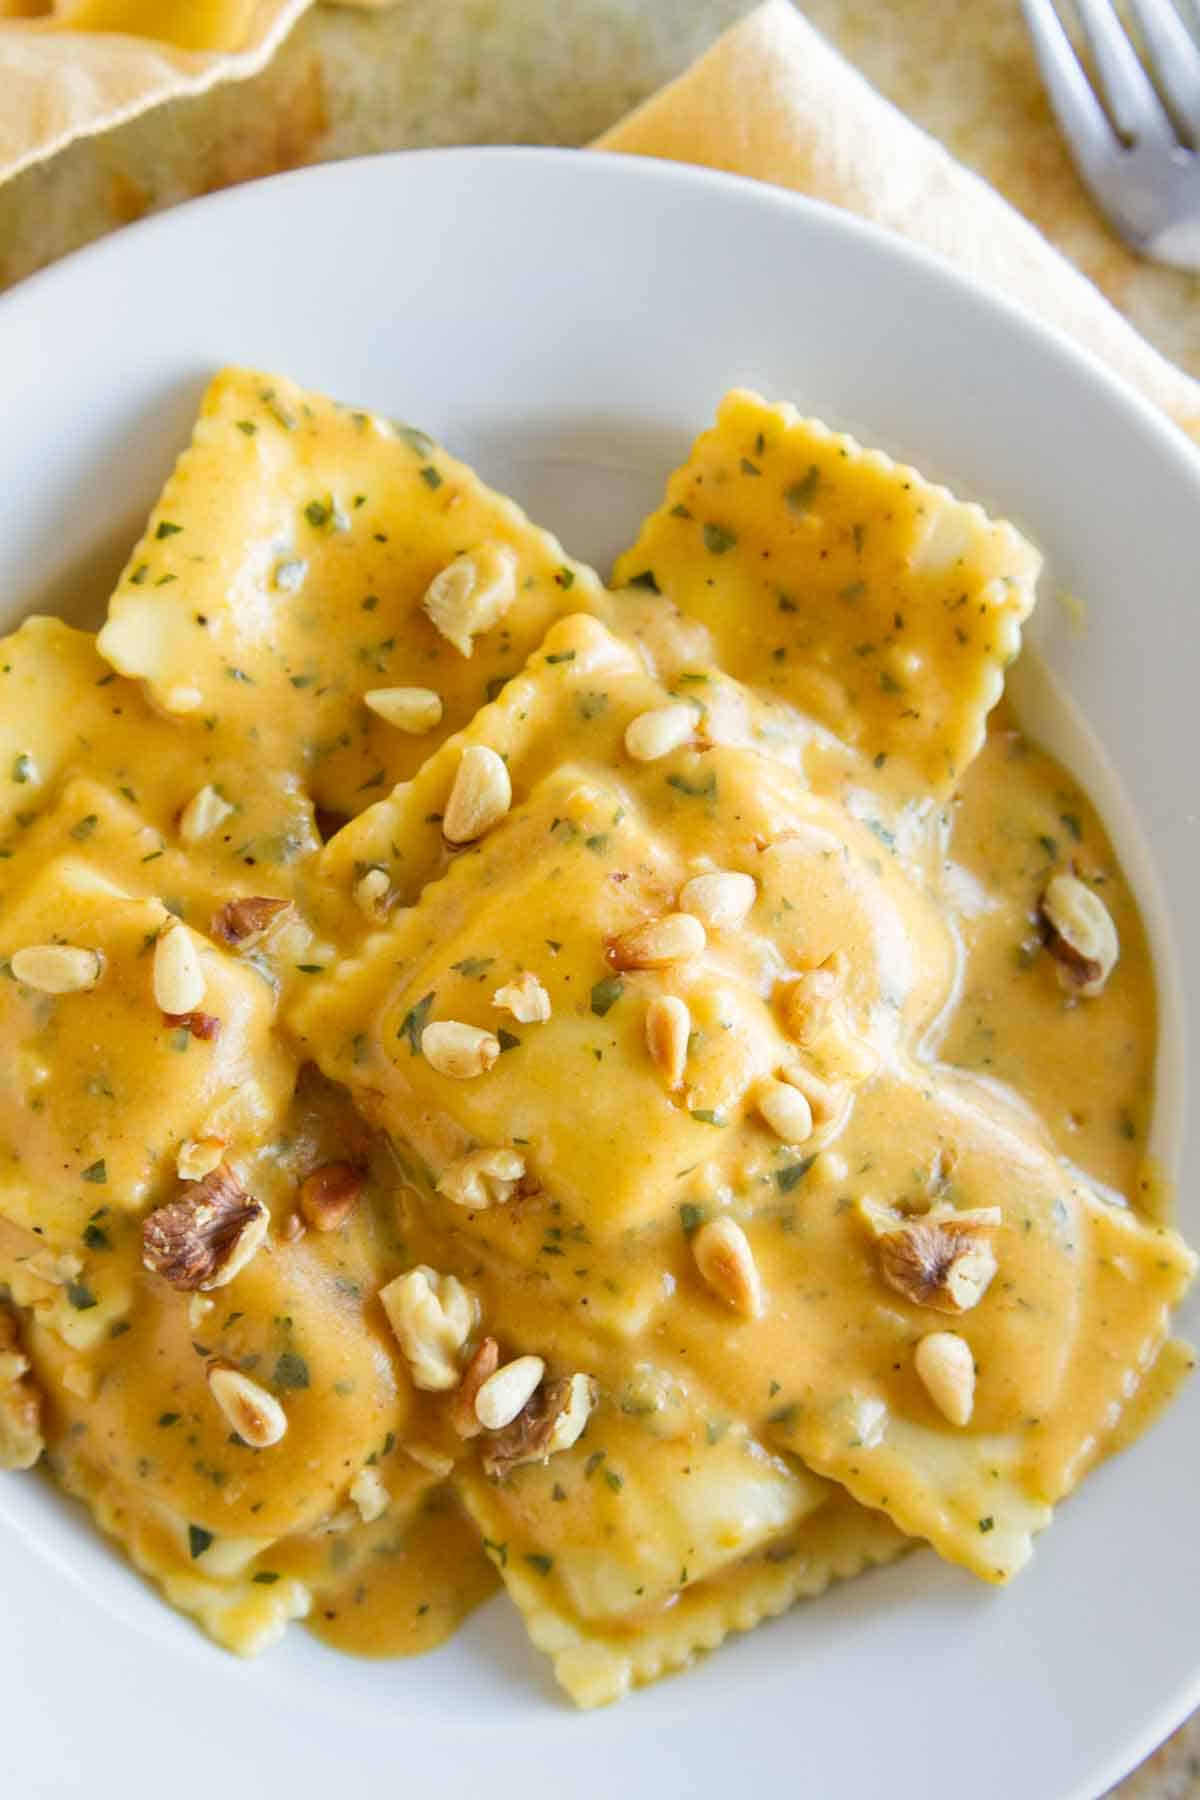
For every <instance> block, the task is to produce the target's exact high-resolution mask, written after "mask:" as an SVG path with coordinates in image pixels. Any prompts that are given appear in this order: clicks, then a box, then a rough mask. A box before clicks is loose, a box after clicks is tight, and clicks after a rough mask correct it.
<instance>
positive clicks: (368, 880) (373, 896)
mask: <svg viewBox="0 0 1200 1800" xmlns="http://www.w3.org/2000/svg"><path fill="white" fill-rule="evenodd" d="M391 885H392V884H391V882H390V881H389V880H388V878H387V874H386V872H385V871H384V870H383V869H367V870H366V872H365V873H364V874H362V875H360V876H359V878H358V880H357V881H356V882H355V884H354V898H355V900H356V902H357V903H358V905H359V907H360V908H361V910H362V911H363V912H365V913H366V915H367V917H368V919H382V918H383V916H384V914H385V913H386V912H387V897H388V894H389V892H390V891H391Z"/></svg>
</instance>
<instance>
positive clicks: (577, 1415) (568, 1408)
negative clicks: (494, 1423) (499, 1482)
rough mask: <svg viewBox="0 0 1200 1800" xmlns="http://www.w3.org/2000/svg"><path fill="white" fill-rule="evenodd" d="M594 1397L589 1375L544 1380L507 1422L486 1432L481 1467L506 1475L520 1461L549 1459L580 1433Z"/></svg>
mask: <svg viewBox="0 0 1200 1800" xmlns="http://www.w3.org/2000/svg"><path fill="white" fill-rule="evenodd" d="M598 1398H599V1389H598V1388H597V1386H596V1383H595V1381H594V1380H593V1378H592V1377H591V1376H590V1375H564V1376H561V1377H560V1378H559V1379H558V1380H557V1381H547V1382H544V1383H543V1384H542V1386H541V1387H540V1388H538V1390H537V1392H536V1393H535V1394H534V1395H533V1397H532V1399H531V1400H529V1402H528V1403H527V1404H526V1405H525V1406H524V1407H523V1408H522V1410H521V1411H520V1412H519V1413H518V1414H517V1416H516V1418H515V1419H514V1420H513V1421H512V1424H511V1425H506V1426H505V1427H504V1429H503V1431H497V1432H492V1433H489V1435H488V1436H487V1438H486V1440H485V1442H484V1445H483V1453H482V1454H483V1466H484V1469H485V1470H486V1472H487V1473H488V1474H489V1475H494V1476H502V1475H507V1474H508V1472H509V1470H510V1469H515V1468H517V1467H518V1465H519V1464H521V1463H528V1462H549V1460H550V1458H551V1457H552V1456H554V1455H555V1454H556V1453H557V1452H558V1451H559V1450H569V1449H570V1448H571V1445H572V1444H574V1443H577V1442H578V1440H579V1439H580V1438H581V1437H582V1435H583V1429H584V1426H585V1425H586V1424H587V1422H588V1419H589V1418H590V1417H591V1414H592V1411H593V1409H594V1408H595V1405H596V1401H597V1400H598Z"/></svg>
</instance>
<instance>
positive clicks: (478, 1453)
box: [0, 369, 1195, 1706]
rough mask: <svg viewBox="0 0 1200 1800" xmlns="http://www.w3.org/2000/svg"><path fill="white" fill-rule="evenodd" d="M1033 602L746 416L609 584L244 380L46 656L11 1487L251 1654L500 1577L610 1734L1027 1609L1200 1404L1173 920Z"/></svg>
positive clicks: (4, 1012)
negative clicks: (973, 1615)
mask: <svg viewBox="0 0 1200 1800" xmlns="http://www.w3.org/2000/svg"><path fill="white" fill-rule="evenodd" d="M1037 569H1038V556H1037V553H1036V551H1034V550H1033V549H1032V548H1031V547H1030V546H1029V545H1028V544H1026V543H1025V541H1024V540H1023V539H1022V538H1021V537H1020V536H1019V535H1018V534H1017V533H1016V532H1015V531H1014V530H1013V528H1012V527H1011V526H1008V525H1006V524H1003V523H999V524H998V523H995V522H993V521H991V520H989V519H988V518H987V517H986V515H985V514H984V513H983V512H982V511H981V510H980V509H979V508H978V507H976V506H972V505H967V504H964V503H962V502H960V501H958V500H956V499H954V498H953V497H952V496H951V495H950V494H949V493H948V492H947V491H946V490H945V489H942V488H939V487H935V486H933V485H931V484H930V483H928V482H926V481H925V480H924V479H923V478H922V477H920V476H919V475H917V474H915V473H914V472H913V471H912V470H910V469H907V468H904V467H901V466H899V465H897V464H895V463H893V462H892V461H890V459H889V458H887V457H886V456H884V455H882V454H881V453H879V452H875V451H868V450H864V449H863V448H862V447H861V446H860V445H858V444H857V443H856V442H855V441H854V440H853V439H850V438H847V437H841V436H836V435H835V434H833V433H832V432H830V431H828V430H827V429H826V428H825V427H824V426H821V425H817V424H815V423H813V422H811V421H805V420H803V419H801V418H800V417H799V415H798V414H797V413H795V412H794V410H793V409H791V408H788V407H770V406H768V405H767V404H766V403H765V402H763V401H761V400H760V399H758V398H757V397H756V396H754V395H750V394H744V393H734V394H731V395H730V396H729V397H728V398H727V399H726V401H725V402H724V404H723V405H722V407H721V410H720V414H719V417H718V421H717V424H716V427H715V428H714V430H712V431H711V432H708V433H706V434H705V435H704V436H703V437H702V438H701V439H700V440H699V441H698V443H697V444H696V446H695V448H694V450H693V452H692V455H691V458H690V459H689V461H688V463H687V464H686V465H685V467H684V468H683V469H681V470H678V471H677V472H676V474H675V475H674V476H672V477H671V481H670V484H669V487H668V493H667V498H666V501H665V502H664V505H663V506H662V508H660V509H659V511H658V512H657V513H655V514H654V515H653V516H652V517H651V518H650V519H648V520H647V521H646V523H645V525H644V526H643V527H642V530H641V533H640V535H639V537H638V539H637V542H636V544H635V545H634V547H633V549H631V550H630V551H629V552H627V553H626V554H625V556H624V557H623V558H622V559H621V560H620V562H619V564H618V568H617V577H618V580H619V582H620V583H621V584H623V585H621V586H620V587H619V588H618V590H617V591H614V592H605V590H603V589H602V587H601V586H600V583H599V581H598V580H597V578H596V577H595V575H594V574H593V573H592V572H591V571H590V570H589V569H587V568H586V566H585V565H583V564H580V563H578V562H575V561H573V560H572V559H571V558H570V557H569V556H568V555H567V553H566V552H565V551H564V550H562V549H561V547H560V546H559V545H558V544H557V543H556V542H555V540H554V539H553V538H552V537H550V536H549V535H548V534H546V533H545V532H542V531H540V530H539V529H538V528H537V527H536V526H534V525H532V524H531V523H530V522H529V521H528V520H527V519H526V518H525V516H524V514H523V513H521V512H520V511H519V509H518V508H516V507H515V506H514V505H513V504H512V503H511V502H510V501H508V500H505V499H504V498H503V497H502V496H500V495H497V494H495V493H493V492H492V491H491V490H489V489H488V488H486V487H485V486H484V485H483V484H482V483H481V482H480V481H479V480H478V478H477V477H476V476H474V475H473V474H472V473H471V471H470V470H468V469H466V468H465V467H463V465H461V464H459V463H456V462H455V461H453V459H452V458H451V457H449V456H448V455H447V454H446V453H445V452H444V451H443V450H441V449H440V448H438V447H437V446H436V445H435V444H434V443H433V442H432V441H431V440H430V439H428V438H427V437H425V436H424V434H422V433H421V432H419V431H416V430H413V429H411V428H409V427H406V426H399V425H395V424H392V423H390V422H388V421H387V420H384V419H381V418H379V417H377V416H375V415H372V414H368V413H365V412H355V411H351V410H349V409H347V408H344V407H340V406H338V405H336V404H335V403H333V402H332V401H329V400H325V399H322V398H320V397H318V396H314V395H312V394H309V393H306V392H305V391H304V390H302V389H300V388H298V387H296V386H295V385H294V384H293V383H290V382H287V381H285V380H283V379H282V378H274V377H268V376H263V375H258V374H254V373H252V372H249V371H242V370H236V369H234V370H227V371H225V372H224V373H223V374H221V375H220V376H218V377H217V379H216V380H215V381H214V383H213V384H212V386H211V387H210V389H209V392H208V394H207V396H206V398H205V402H204V406H203V410H202V414H201V417H200V420H199V422H198V424H197V427H196V430H195V433H194V436H193V440H192V444H191V446H190V448H189V449H188V450H187V451H185V453H184V455H183V456H182V458H181V459H180V462H179V464H178V466H177V468H176V471H175V473H174V475H173V476H172V477H171V479H170V481H169V482H168V484H167V487H166V488H165V490H164V493H163V496H162V498H161V500H160V502H159V504H158V505H157V507H156V508H155V510H154V512H153V514H152V515H151V519H150V522H149V525H148V527H147V530H146V533H145V535H144V536H143V538H142V541H141V542H140V544H139V545H138V546H137V547H136V548H135V550H134V552H133V554H132V556H131V558H130V561H129V563H128V565H127V567H126V570H125V572H124V574H123V575H122V577H121V580H120V583H119V586H118V589H117V592H116V593H115V594H114V596H113V599H112V603H111V606H110V609H109V616H108V621H107V623H106V624H105V626H104V628H103V630H102V632H101V633H100V637H99V639H98V640H93V639H92V638H90V637H89V636H88V635H87V634H85V633H81V632H75V631H71V630H69V629H68V628H67V627H66V626H64V625H62V624H61V623H60V622H58V621H55V620H46V619H33V620H30V621H27V623H26V624H25V625H24V626H23V627H22V628H21V629H20V630H19V631H18V632H16V633H14V634H13V635H12V636H10V637H9V638H8V639H6V640H4V642H3V644H0V1062H2V1063H3V1067H4V1069H5V1073H6V1080H5V1082H4V1083H2V1084H0V1462H3V1461H4V1460H5V1459H6V1458H7V1460H8V1462H9V1463H11V1464H13V1465H14V1466H17V1467H28V1466H29V1465H30V1463H31V1462H32V1461H33V1460H34V1459H35V1458H36V1456H37V1454H38V1453H39V1448H40V1447H41V1446H43V1445H44V1446H45V1449H46V1453H47V1456H48V1460H49V1462H50V1466H51V1467H52V1469H53V1471H54V1473H55V1474H56V1475H57V1477H58V1479H59V1480H60V1481H61V1483H62V1484H63V1486H64V1487H65V1488H67V1489H68V1491H70V1492H72V1493H75V1494H77V1495H78V1496H79V1497H80V1498H81V1499H82V1500H83V1501H84V1502H85V1504H87V1505H88V1506H89V1507H90V1508H91V1509H92V1512H93V1514H94V1516H95V1518H96V1521H97V1523H98V1524H99V1526H100V1527H101V1528H102V1529H103V1530H104V1531H106V1532H107V1533H109V1534H110V1535H111V1536H113V1537H114V1538H115V1539H116V1541H117V1542H118V1543H119V1544H120V1545H121V1547H122V1548H123V1549H124V1551H125V1552H126V1554H127V1555H128V1556H129V1558H130V1560H131V1561H132V1562H133V1563H134V1565H135V1566H136V1567H137V1568H139V1569H141V1570H142V1571H143V1572H144V1573H146V1574H147V1575H149V1576H150V1577H151V1578H152V1579H153V1580H154V1581H156V1582H157V1583H158V1584H159V1586H160V1587H161V1589H162V1592H163V1594H164V1595H165V1597H166V1598H167V1600H168V1601H169V1602H170V1603H171V1604H173V1605H175V1606H177V1607H178V1608H179V1609H180V1610H181V1611H183V1612H185V1613H186V1614H188V1615H189V1616H190V1617H192V1618H194V1619H195V1620H196V1621H197V1623H199V1624H200V1625H201V1627H202V1628H203V1629H204V1630H206V1631H207V1632H208V1633H209V1634H210V1635H211V1636H212V1637H213V1638H214V1639H215V1640H216V1641H217V1642H218V1643H220V1644H222V1645H225V1646H226V1647H228V1648H230V1649H232V1650H234V1651H237V1652H239V1653H241V1654H246V1655H250V1654H255V1653H257V1652H258V1651H259V1650H261V1649H264V1648H266V1647H268V1646H269V1645H270V1644H272V1643H274V1642H275V1641H277V1639H278V1638H279V1637H280V1635H282V1633H283V1632H284V1631H285V1629H286V1627H287V1625H288V1624H289V1623H290V1622H291V1621H293V1620H299V1619H307V1620H308V1621H309V1623H310V1625H311V1626H312V1628H313V1629H314V1630H316V1631H317V1632H318V1633H319V1634H320V1635H321V1636H323V1637H324V1638H325V1639H327V1641H329V1642H330V1643H331V1644H333V1645H335V1646H338V1647H341V1648H346V1649H352V1650H357V1651H362V1652H365V1653H367V1654H371V1655H378V1654H393V1655H394V1654H411V1653H414V1652H416V1651H417V1650H421V1649H427V1648H431V1647H432V1646H434V1645H435V1644H437V1643H439V1642H441V1641H442V1640H443V1639H444V1638H445V1637H446V1636H447V1635H448V1634H449V1632H450V1631H451V1630H453V1629H454V1627H455V1626H456V1625H457V1624H458V1623H459V1622H460V1621H461V1619H462V1618H464V1617H465V1616H466V1614H467V1613H468V1612H469V1611H470V1610H471V1608H472V1607H473V1606H474V1605H476V1604H478V1602H479V1601H480V1600H481V1599H482V1598H484V1597H485V1596H486V1594H487V1593H488V1592H490V1591H491V1589H492V1588H493V1587H494V1586H495V1585H496V1584H497V1583H498V1582H502V1583H503V1585H504V1587H505V1588H506V1590H507V1592H508V1594H509V1595H510V1597H511V1598H512V1600H513V1601H514V1602H515V1604H516V1605H517V1606H518V1608H519V1609H520V1612H521V1614H522V1617H523V1619H524V1621H525V1624H526V1627H527V1629H528V1631H529V1634H530V1637H531V1639H532V1641H533V1642H534V1643H535V1645H537V1646H538V1647H539V1648H540V1649H542V1650H543V1651H545V1652H546V1653H547V1654H548V1655H549V1656H550V1657H551V1659H552V1661H553V1665H554V1670H555V1674H556V1676H557V1678H558V1680H559V1681H560V1683H561V1684H562V1686H563V1687H564V1689H565V1690H566V1692H567V1693H568V1694H569V1695H570V1696H571V1697H572V1698H573V1699H574V1700H575V1701H576V1702H577V1703H578V1704H579V1705H581V1706H593V1705H599V1704H602V1703H605V1702H607V1701H610V1700H613V1699H616V1698H619V1697H620V1696H621V1695H623V1694H624V1693H626V1692H628V1691H629V1690H630V1688H632V1687H634V1686H636V1685H639V1684H640V1683H643V1682H647V1681H652V1680H654V1679H656V1678H657V1677H658V1676H660V1675H663V1674H666V1673H668V1672H670V1671H672V1670H675V1669H680V1668H683V1667H686V1666H687V1665H688V1663H689V1662H691V1661H692V1660H693V1659H694V1657H695V1656H696V1655H698V1654H699V1653H700V1652H701V1651H703V1650H706V1649H710V1648H713V1647H714V1646H715V1645H717V1644H718V1643H720V1642H721V1640H722V1639H723V1638H724V1637H725V1636H726V1635H727V1634H729V1633H730V1632H733V1631H739V1630H748V1629H750V1628H751V1627H753V1626H754V1625H756V1624H757V1623H758V1622H759V1621H760V1620H761V1619H764V1618H767V1617H769V1616H771V1615H772V1614H774V1613H776V1612H779V1611H781V1610H783V1609H784V1608H785V1607H786V1606H788V1605H790V1604H791V1603H792V1602H793V1601H794V1600H795V1599H797V1598H799V1597H801V1596H806V1595H815V1594H817V1593H819V1592H820V1591H821V1590H822V1589H823V1588H824V1587H825V1586H827V1585H828V1584H829V1582H831V1581H833V1580H835V1579H839V1578H845V1577H849V1576H852V1575H855V1574H857V1573H859V1572H860V1571H861V1570H863V1569H865V1568H867V1567H869V1566H870V1565H872V1564H874V1563H880V1562H885V1561H887V1560H889V1559H891V1558H892V1557H895V1556H897V1555H899V1554H901V1553H902V1552H903V1551H905V1550H906V1549H908V1548H910V1547H912V1546H913V1545H914V1544H918V1543H922V1542H923V1543H925V1544H928V1545H932V1546H933V1548H934V1549H935V1550H936V1551H937V1552H938V1553H939V1554H940V1555H941V1556H942V1557H943V1558H945V1559H946V1560H948V1561H950V1562H953V1563H957V1564H959V1565H960V1566H962V1567H963V1568H964V1569H965V1570H969V1571H971V1572H972V1573H973V1574H975V1575H977V1576H979V1577H982V1578H983V1579H985V1580H988V1581H992V1582H1004V1581H1007V1580H1008V1579H1009V1578H1010V1577H1011V1576H1013V1575H1014V1574H1015V1573H1016V1572H1017V1570H1018V1569H1019V1568H1020V1567H1021V1566H1022V1565H1023V1563H1024V1562H1025V1561H1026V1560H1027V1559H1028V1557H1029V1555H1030V1553H1031V1549H1032V1546H1033V1541H1034V1538H1035V1536H1036V1534H1037V1533H1038V1532H1040V1531H1041V1530H1042V1529H1044V1528H1045V1526H1046V1525H1047V1524H1048V1522H1049V1521H1050V1519H1051V1517H1052V1514H1053V1510H1054V1508H1055V1506H1056V1505H1057V1504H1058V1502H1059V1501H1060V1500H1062V1499H1063V1498H1064V1497H1065V1496H1066V1495H1068V1494H1069V1493H1070V1492H1071V1491H1072V1490H1073V1489H1074V1488H1075V1487H1076V1486H1077V1484H1078V1483H1079V1481H1080V1480H1081V1479H1082V1478H1083V1476H1084V1475H1085V1474H1086V1473H1087V1472H1088V1471H1089V1470H1090V1469H1091V1468H1092V1467H1093V1466H1094V1465H1095V1464H1096V1463H1097V1462H1099V1461H1101V1460H1102V1459H1103V1458H1104V1457H1106V1456H1108V1455H1110V1454H1112V1453H1113V1452H1114V1451H1115V1450H1116V1449H1118V1448H1121V1447H1123V1446H1124V1445H1125V1444H1126V1443H1127V1442H1128V1441H1129V1440H1130V1439H1131V1438H1132V1437H1134V1436H1136V1434H1137V1433H1138V1432H1139V1431H1140V1430H1141V1429H1142V1428H1143V1427H1144V1426H1145V1425H1146V1423H1147V1422H1148V1421H1149V1419H1150V1418H1151V1417H1152V1416H1153V1414H1154V1412H1155V1410H1156V1409H1157V1408H1158V1407H1159V1406H1160V1405H1161V1404H1162V1403H1163V1401H1164V1399H1165V1398H1166V1397H1167V1396H1168V1394H1169V1393H1170V1392H1171V1391H1172V1390H1173V1387H1174V1386H1175V1385H1176V1384H1177V1383H1178V1381H1179V1380H1180V1379H1182V1376H1183V1374H1184V1373H1185V1372H1186V1370H1187V1369H1188V1368H1189V1367H1190V1366H1191V1362H1192V1361H1193V1360H1194V1359H1193V1358H1192V1356H1191V1353H1189V1352H1187V1351H1186V1350H1185V1349H1184V1348H1182V1347H1180V1346H1178V1345H1176V1344H1175V1343H1173V1342H1172V1341H1171V1340H1170V1339H1169V1337H1168V1333H1169V1331H1170V1329H1171V1312H1172V1309H1173V1307H1174V1306H1175V1305H1176V1304H1177V1303H1178V1301H1179V1299H1180V1298H1181V1297H1182V1295H1183V1293H1184V1292H1185V1290H1186V1288H1187V1286H1188V1284H1189V1282H1190V1281H1191V1279H1192V1277H1193V1273H1194V1269H1195V1257H1194V1256H1193V1254H1192V1252H1191V1251H1190V1250H1189V1249H1188V1248H1187V1246H1186V1245H1185V1244H1184V1243H1183V1240H1182V1239H1181V1238H1180V1237H1179V1236H1178V1234H1177V1233H1176V1232H1174V1231H1173V1230H1172V1229H1171V1228H1170V1227H1169V1226H1168V1225H1167V1224H1166V1222H1165V1189H1164V1182H1163V1180H1162V1177H1161V1174H1160V1172H1159V1171H1158V1170H1157V1168H1156V1165H1155V1163H1154V1160H1153V1157H1152V1156H1151V1155H1149V1154H1148V1132H1149V1122H1150V1117H1151V1105H1152V1098H1153V1095H1152V1074H1153V1049H1154V1032H1155V1006H1154V995H1153V975H1152V967H1151V961H1150V955H1149V949H1148V946H1147V943H1146V938H1145V933H1144V930H1143V927H1142V924H1141V921H1140V918H1139V916H1138V911H1137V906H1136V901H1135V898H1134V896H1133V894H1132V892H1131V891H1130V889H1129V887H1128V884H1127V883H1126V881H1125V879H1124V877H1123V875H1122V873H1121V870H1120V867H1119V863H1118V860H1117V858H1116V856H1115V854H1114V852H1113V849H1112V846H1111V845H1110V844H1109V842H1108V840H1107V838H1106V836H1105V834H1104V831H1103V827H1102V825H1101V824H1100V822H1099V820H1098V819H1097V817H1096V815H1095V813H1094V811H1093V810H1092V809H1091V808H1090V806H1089V805H1088V803H1087V801H1086V797H1085V796H1083V795H1082V793H1081V792H1080V790H1079V788H1078V786H1077V784H1075V783H1074V782H1073V781H1072V780H1071V778H1069V777H1068V776H1067V775H1066V773H1065V772H1064V771H1063V770H1061V769H1059V768H1058V767H1057V765H1055V764H1054V763H1052V762H1051V761H1050V759H1049V758H1048V757H1046V756H1045V755H1044V754H1042V753H1041V752H1036V751H1033V750H1031V749H1030V748H1029V746H1028V745H1026V744H1025V742H1024V740H1023V739H1022V738H1021V737H1020V734H1019V732H1017V731H1016V730H1015V729H1014V727H1013V724H1012V720H1011V716H1010V715H1008V714H998V715H997V716H996V717H995V719H994V720H993V721H992V723H991V726H990V728H989V721H988V715H989V709H991V708H992V707H993V705H994V703H995V702H996V700H997V697H998V696H999V694H1000V689H1001V686H1002V682H1003V672H1004V669H1005V667H1006V666H1007V664H1008V662H1009V661H1011V659H1012V657H1013V656H1014V655H1015V654H1016V652H1017V649H1018V646H1019V640H1020V628H1021V625H1022V623H1023V621H1024V619H1025V618H1026V616H1027V615H1028V612H1029V610H1030V607H1031V606H1032V604H1033V597H1034V583H1035V580H1036V576H1037ZM985 733H989V736H990V741H989V743H988V746H987V748H986V750H985V752H984V754H983V755H979V754H978V753H979V751H980V746H981V744H982V743H983V742H984V738H985Z"/></svg>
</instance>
